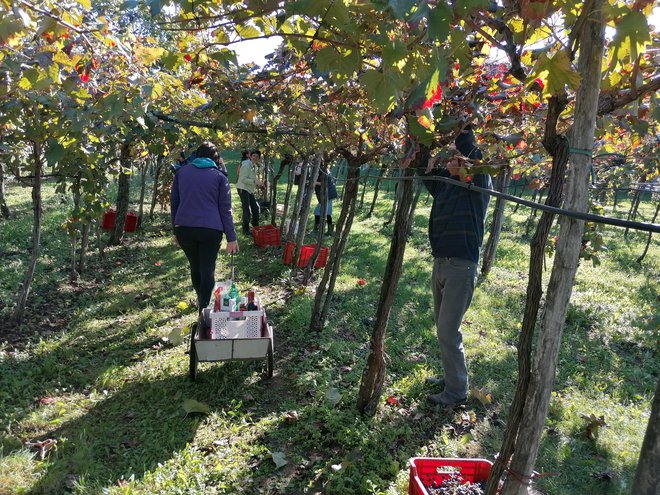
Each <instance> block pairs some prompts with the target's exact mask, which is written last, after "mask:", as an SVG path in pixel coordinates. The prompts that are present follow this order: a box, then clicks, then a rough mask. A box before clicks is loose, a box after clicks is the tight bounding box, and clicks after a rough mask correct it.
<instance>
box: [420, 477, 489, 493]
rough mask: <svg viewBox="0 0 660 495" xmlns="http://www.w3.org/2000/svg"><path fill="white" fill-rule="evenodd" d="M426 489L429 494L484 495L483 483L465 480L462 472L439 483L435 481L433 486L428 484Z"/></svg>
mask: <svg viewBox="0 0 660 495" xmlns="http://www.w3.org/2000/svg"><path fill="white" fill-rule="evenodd" d="M426 490H427V491H428V493H429V495H483V494H484V487H483V483H470V482H469V481H463V478H462V477H461V475H460V474H451V475H449V478H447V479H446V480H444V481H443V482H442V483H440V484H437V483H436V482H433V484H432V485H431V486H427V487H426Z"/></svg>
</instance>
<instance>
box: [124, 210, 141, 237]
mask: <svg viewBox="0 0 660 495" xmlns="http://www.w3.org/2000/svg"><path fill="white" fill-rule="evenodd" d="M137 222H138V216H137V213H133V212H132V211H129V212H128V213H126V219H125V220H124V232H135V229H137Z"/></svg>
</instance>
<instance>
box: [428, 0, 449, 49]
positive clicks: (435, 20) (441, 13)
mask: <svg viewBox="0 0 660 495" xmlns="http://www.w3.org/2000/svg"><path fill="white" fill-rule="evenodd" d="M453 17H454V14H453V13H452V11H451V9H450V8H449V6H448V5H447V3H446V2H445V1H443V0H440V1H439V2H438V4H437V5H436V6H435V7H434V8H433V9H431V12H429V25H428V35H429V38H430V39H432V40H439V41H445V40H446V39H447V37H448V36H449V25H450V23H451V20H452V18H453Z"/></svg>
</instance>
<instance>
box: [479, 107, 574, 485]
mask: <svg viewBox="0 0 660 495" xmlns="http://www.w3.org/2000/svg"><path fill="white" fill-rule="evenodd" d="M549 106H550V107H551V108H553V109H555V108H556V112H555V113H556V115H557V116H558V115H559V114H560V113H561V112H562V109H563V108H564V107H565V104H564V103H562V102H561V101H559V99H557V98H551V100H550V103H549ZM554 146H555V148H553V149H552V151H551V153H552V155H553V160H552V176H551V178H550V186H549V192H548V198H547V200H546V204H547V205H548V206H554V207H559V206H561V202H562V193H563V189H564V176H565V174H566V165H567V164H568V143H567V142H566V140H565V139H558V140H557V141H556V143H555V144H554ZM498 199H499V198H498ZM554 218H555V215H554V214H553V213H549V212H545V211H544V212H543V213H542V214H541V218H540V219H539V223H538V225H537V226H536V232H535V233H534V237H533V238H532V241H531V243H530V256H529V272H528V276H527V299H526V300H525V313H524V316H523V322H522V329H521V332H520V338H519V341H518V384H517V386H516V393H515V396H514V398H513V402H512V403H511V409H510V411H509V419H508V421H507V425H506V430H505V432H504V440H503V442H502V447H501V448H500V452H499V455H498V457H497V459H496V460H495V464H494V465H493V468H492V469H491V472H490V477H489V478H488V483H487V485H486V494H487V495H495V493H496V490H497V487H498V484H499V480H500V478H501V477H502V473H503V472H504V467H505V466H506V465H508V463H509V459H510V458H511V455H512V454H513V449H514V446H515V443H516V438H517V437H518V429H519V428H520V421H521V419H522V413H523V408H524V407H525V402H526V400H527V389H528V387H529V382H530V379H531V377H530V370H531V354H532V340H533V337H534V329H535V328H536V321H537V318H538V311H539V306H540V303H541V296H542V295H543V287H542V284H543V262H544V260H545V246H546V244H547V241H548V234H549V233H550V229H551V228H552V222H553V220H554Z"/></svg>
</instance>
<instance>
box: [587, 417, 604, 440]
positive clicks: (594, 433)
mask: <svg viewBox="0 0 660 495" xmlns="http://www.w3.org/2000/svg"><path fill="white" fill-rule="evenodd" d="M580 417H581V418H582V419H586V420H587V425H586V426H585V428H584V434H585V435H586V436H587V438H589V439H591V440H596V439H597V438H598V433H599V431H600V429H601V428H602V427H604V426H607V423H606V422H605V416H602V415H601V416H596V415H595V414H589V415H586V414H580Z"/></svg>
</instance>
